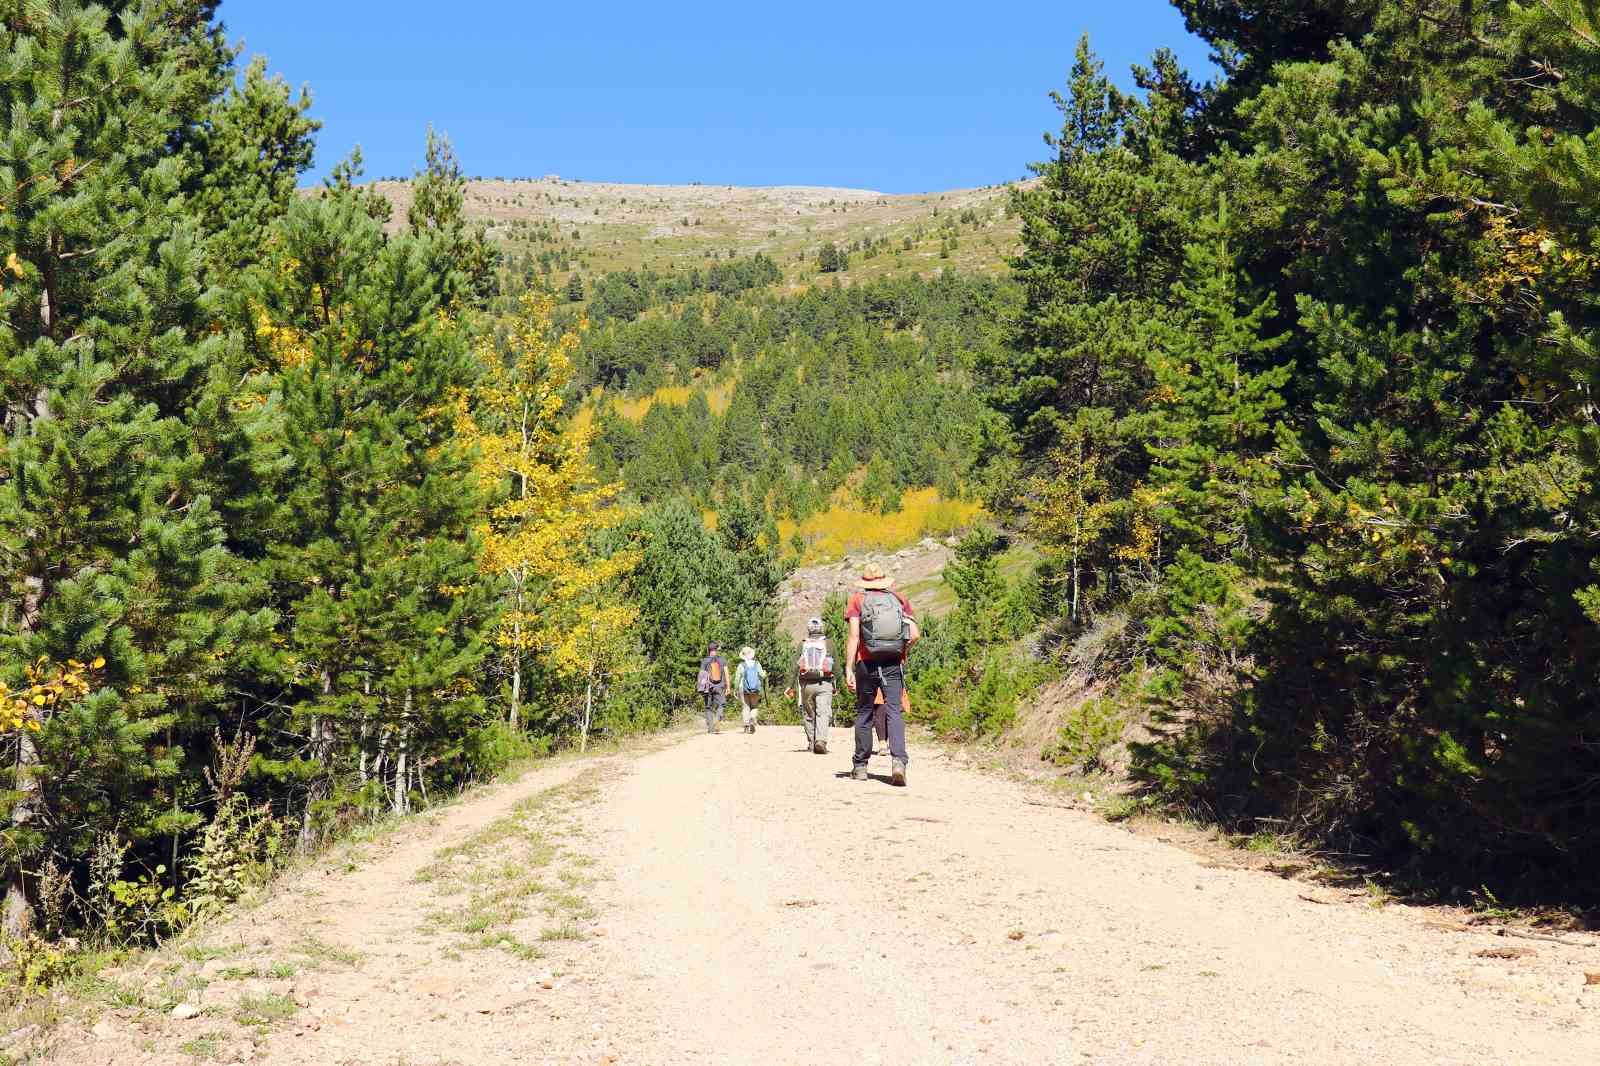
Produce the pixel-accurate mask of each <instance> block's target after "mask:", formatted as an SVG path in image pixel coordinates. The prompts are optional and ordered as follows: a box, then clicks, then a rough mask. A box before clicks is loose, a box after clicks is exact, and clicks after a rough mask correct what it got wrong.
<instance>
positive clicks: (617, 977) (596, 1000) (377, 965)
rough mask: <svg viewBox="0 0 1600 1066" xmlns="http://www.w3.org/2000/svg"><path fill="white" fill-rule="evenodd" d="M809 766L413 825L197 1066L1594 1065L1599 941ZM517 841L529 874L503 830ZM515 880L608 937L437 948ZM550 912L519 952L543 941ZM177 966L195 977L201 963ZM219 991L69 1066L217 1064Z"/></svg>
mask: <svg viewBox="0 0 1600 1066" xmlns="http://www.w3.org/2000/svg"><path fill="white" fill-rule="evenodd" d="M798 741H799V730H798V729H796V728H784V727H770V728H763V729H761V730H760V731H758V732H757V733H756V735H754V736H745V735H743V734H741V733H739V732H738V731H737V730H736V729H725V730H724V732H723V733H722V734H721V735H718V736H704V735H691V736H687V737H684V738H682V739H681V741H680V742H678V743H675V744H673V745H671V746H669V747H665V748H662V749H661V750H657V751H654V752H652V753H647V754H643V755H639V756H625V757H611V758H609V759H608V760H606V761H604V762H602V763H600V764H599V766H598V769H597V770H591V769H589V768H588V765H592V764H587V765H586V764H578V763H573V764H569V765H567V766H564V767H558V768H554V769H551V770H546V771H542V772H540V773H537V774H533V775H530V776H528V777H526V778H525V779H523V780H522V781H520V782H518V783H517V784H515V785H513V786H510V787H507V788H504V789H501V790H499V791H498V792H495V793H493V794H490V795H487V796H484V797H482V798H479V799H476V800H473V801H472V802H469V803H465V804H461V805H459V806H457V807H454V808H452V809H450V810H449V811H447V812H445V813H444V814H443V815H442V816H441V817H439V818H438V819H437V820H436V821H435V822H433V823H432V824H431V825H428V826H424V825H422V824H420V823H419V824H417V825H416V826H415V827H414V830H415V831H414V832H409V833H406V834H404V835H401V836H398V837H396V838H395V839H394V840H393V841H392V843H390V844H389V845H387V846H385V847H384V848H383V849H382V850H381V851H380V852H379V853H378V854H376V855H375V856H373V857H371V858H370V859H369V860H368V861H366V862H365V863H357V864H355V865H354V868H353V869H345V868H343V867H340V866H337V865H333V866H327V867H324V868H321V869H317V870H314V871H310V872H308V873H307V874H305V875H304V876H302V877H301V878H300V879H299V880H298V882H296V883H290V884H286V885H285V886H283V890H282V891H280V892H279V893H277V895H276V896H275V898H274V899H273V900H272V901H271V902H270V903H268V904H267V905H266V906H264V907H261V908H259V909H258V910H255V911H253V912H250V913H247V914H243V915H241V916H239V917H238V918H237V919H235V920H234V921H233V922H232V923H229V924H225V925H223V926H220V927H217V928H215V929H212V930H209V931H208V932H207V936H206V940H207V942H208V943H213V944H232V943H240V944H244V945H246V948H245V950H246V951H247V952H249V953H251V954H253V955H261V956H262V957H263V958H265V957H268V956H274V953H276V957H280V958H281V957H284V953H285V952H288V951H290V949H291V946H292V945H296V944H300V945H304V944H306V943H307V938H308V937H315V938H317V941H316V942H317V943H320V944H322V945H324V954H326V955H332V956H334V957H336V958H340V959H342V960H343V961H342V962H337V963H331V962H330V963H327V964H326V965H323V966H320V967H317V966H312V965H310V964H309V963H308V964H307V966H306V968H305V969H304V970H302V971H301V972H300V973H299V974H297V975H296V976H294V977H292V978H288V979H287V980H285V981H284V982H283V984H285V985H286V986H292V988H293V996H294V999H295V1000H296V1001H297V1005H296V1006H295V1007H293V1008H290V1009H289V1010H288V1011H287V1013H288V1014H289V1015H290V1016H289V1017H286V1018H283V1019H281V1020H280V1021H278V1022H276V1023H273V1024H271V1025H258V1026H255V1027H254V1028H253V1029H251V1028H249V1027H244V1028H241V1027H240V1026H239V1025H238V1024H237V1023H235V1022H228V1025H230V1026H232V1028H231V1029H229V1030H228V1032H227V1033H225V1034H223V1035H222V1036H219V1037H218V1038H217V1039H216V1040H213V1041H210V1042H209V1043H207V1044H206V1045H205V1049H209V1050H208V1055H211V1056H213V1057H215V1058H218V1059H221V1060H223V1061H246V1060H249V1061H258V1062H270V1063H306V1064H309V1063H407V1064H418V1066H422V1064H442V1063H461V1064H473V1066H478V1064H496V1063H508V1064H509V1063H526V1062H582V1063H712V1062H715V1063H748V1062H768V1063H811V1062H846V1061H847V1062H859V1063H880V1062H882V1063H890V1062H894V1063H905V1062H917V1063H923V1062H963V1063H965V1062H1019V1063H1021V1062H1027V1063H1040V1062H1050V1063H1078V1062H1103V1063H1168V1062H1184V1063H1216V1064H1223V1063H1227V1064H1238V1063H1286V1062H1315V1063H1319V1064H1340V1063H1350V1064H1356V1063H1360V1064H1363V1066H1365V1064H1370V1063H1377V1062H1381V1063H1393V1064H1401V1063H1417V1064H1422V1063H1430V1064H1431V1063H1461V1064H1468V1063H1471V1064H1485V1063H1541V1064H1549V1066H1561V1064H1566V1063H1571V1064H1579V1063H1594V1062H1597V1061H1600V1010H1597V1009H1596V1008H1597V1007H1600V988H1593V989H1590V990H1588V991H1585V987H1584V986H1585V978H1584V973H1585V970H1586V969H1587V970H1590V971H1600V947H1597V946H1596V944H1595V943H1594V941H1592V940H1586V941H1581V942H1580V946H1576V947H1573V946H1566V945H1558V944H1553V943H1547V942H1537V943H1535V942H1528V941H1508V940H1505V939H1501V938H1496V937H1494V936H1492V935H1489V934H1488V933H1483V932H1461V931H1447V930H1444V929H1441V928H1436V927H1434V926H1431V925H1429V924H1428V923H1429V922H1430V921H1433V916H1432V915H1430V914H1429V913H1428V912H1426V911H1419V910H1412V909H1410V908H1405V907H1398V906H1391V907H1387V908H1384V909H1381V910H1374V909H1370V908H1367V907H1359V906H1350V905H1345V904H1329V905H1319V904H1318V903H1314V902H1308V901H1307V900H1306V899H1305V898H1303V897H1304V896H1305V895H1314V892H1315V890H1312V889H1308V888H1307V887H1306V886H1305V885H1301V884H1296V883H1293V882H1288V881H1283V880H1279V879H1277V878H1274V877H1271V876H1267V875H1263V874H1259V873H1252V872H1247V871H1239V870H1226V869H1212V868H1208V867H1206V866H1205V865H1203V864H1202V863H1201V861H1200V860H1198V859H1196V858H1195V857H1194V856H1192V855H1190V854H1188V853H1186V852H1183V851H1179V850H1177V849H1174V848H1171V847H1169V846H1166V845H1164V844H1161V843H1159V842H1157V841H1154V840H1150V839H1145V838H1139V837H1135V836H1132V835H1130V834H1128V833H1126V832H1124V831H1122V830H1120V829H1117V828H1115V827H1112V826H1109V825H1106V824H1105V823H1103V822H1100V821H1098V820H1096V819H1094V818H1093V817H1092V816H1090V815H1087V814H1083V813H1079V812H1074V811H1066V810H1060V809H1056V808H1054V807H1047V806H1041V805H1037V804H1036V803H1030V802H1029V800H1030V798H1031V797H1030V796H1029V794H1028V793H1026V792H1024V791H1023V790H1022V788H1021V786H1017V785H1013V784H1010V783H1006V782H1003V781H999V780H996V779H994V778H992V777H989V776H985V775H983V774H980V773H978V772H975V771H973V770H970V769H966V768H964V767H962V766H961V765H958V763H957V762H954V761H951V760H950V759H949V758H946V757H944V756H941V755H938V754H935V753H934V752H933V751H932V750H931V749H927V748H923V749H914V750H913V762H912V767H911V773H912V777H911V787H910V788H907V789H895V788H892V787H891V786H889V785H888V784H886V783H885V782H884V781H882V780H874V781H871V782H868V783H857V782H851V781H849V780H847V779H844V778H842V777H841V776H840V773H841V771H842V770H843V769H844V768H845V767H846V765H847V763H848V756H847V755H845V754H839V752H841V751H843V750H844V749H845V748H846V747H847V741H846V736H845V733H844V731H843V730H835V731H834V747H835V754H833V755H829V756H812V755H808V754H804V753H802V752H800V751H799V750H797V749H798V746H799V745H798ZM882 761H883V760H875V765H874V770H875V771H878V770H886V769H887V767H886V766H884V767H879V766H878V765H876V764H877V763H879V762H882ZM580 775H581V776H580ZM550 790H553V791H550ZM512 816H515V817H517V818H520V819H522V821H520V822H518V823H517V825H519V826H521V827H522V829H523V830H525V831H526V832H527V833H532V834H534V837H536V838H537V839H540V840H544V841H546V844H541V845H540V846H539V847H540V848H542V849H543V850H542V851H538V853H537V854H536V853H535V850H537V849H535V850H527V849H526V848H524V844H525V841H524V838H523V837H518V836H514V835H513V836H508V835H505V834H497V833H496V832H494V831H493V830H494V828H495V827H496V826H504V825H505V824H507V823H506V819H507V818H508V817H512ZM534 837H530V838H528V839H533V838H534ZM474 840H475V841H476V842H477V843H476V845H474V844H473V841H474ZM451 845H454V847H453V848H452V847H450V846H451ZM474 847H476V850H474ZM519 848H524V850H518V849H519ZM552 853H553V854H556V855H557V856H558V858H557V859H555V860H552V859H551V858H550V855H551V854H552ZM561 856H564V858H561ZM486 860H492V861H487V862H486ZM501 860H505V861H503V862H501ZM495 862H501V865H500V866H498V867H497V866H495V865H494V863H495ZM562 862H565V863H566V865H565V866H561V865H560V864H561V863H562ZM552 863H554V865H552ZM524 866H527V867H533V866H537V867H538V868H539V870H541V871H545V872H542V873H541V874H540V876H541V877H543V878H545V880H546V881H547V882H548V883H549V884H551V885H553V884H555V883H556V882H557V881H560V882H561V883H564V884H568V885H574V886H577V887H576V888H575V890H574V891H576V892H578V893H579V894H581V895H583V896H584V898H585V899H586V901H587V903H588V906H589V907H590V908H591V911H585V912H583V913H582V914H581V915H580V916H579V917H577V918H575V919H573V918H567V919H561V921H562V925H561V926H560V927H559V928H560V929H562V930H564V932H562V933H561V934H560V935H559V938H549V939H545V938H541V939H537V940H531V944H532V945H533V946H535V947H537V948H538V949H539V950H542V951H544V952H545V954H544V956H543V957H533V954H534V953H533V952H532V951H522V952H516V951H507V950H502V949H500V948H488V949H484V948H475V947H471V946H468V945H465V944H462V943H461V942H460V940H459V936H460V934H459V933H449V932H441V924H440V923H441V919H440V918H439V914H440V912H441V908H443V909H445V910H448V909H449V908H451V907H456V908H458V909H459V908H460V905H461V903H462V902H463V901H464V900H465V901H468V902H470V901H471V900H475V899H478V898H480V897H479V896H477V895H474V893H479V892H488V891H491V890H493V889H494V887H495V884H496V880H495V878H496V877H500V878H511V879H514V878H516V877H518V876H520V875H521V873H522V870H523V868H524ZM557 867H559V869H558V870H557V872H556V873H549V872H548V871H551V870H552V869H556V868H557ZM441 870H444V871H456V874H459V875H460V876H459V877H457V879H456V880H455V881H452V880H451V876H455V875H454V874H453V875H451V876H441V874H440V871H441ZM496 870H498V871H499V872H498V873H495V872H494V871H496ZM430 871H432V873H430ZM463 871H465V872H463ZM474 871H486V872H488V873H489V874H490V876H487V877H478V876H477V874H476V873H475V872H474ZM483 898H488V897H483ZM535 898H544V897H535ZM466 909H468V910H470V909H471V908H470V907H468V908H466ZM556 910H559V906H558V907H556V908H554V909H552V908H549V907H546V908H544V909H542V910H541V909H539V908H534V909H532V910H530V911H529V912H528V913H527V915H526V916H524V917H523V918H521V919H518V920H516V921H514V922H512V924H511V925H509V926H507V927H506V928H507V929H510V930H513V931H515V932H516V933H517V935H519V936H521V937H524V938H532V937H533V936H534V929H535V928H537V927H538V926H539V925H540V924H541V923H549V922H551V921H553V920H556V919H555V917H554V915H555V911H556ZM574 913H577V912H574ZM429 915H433V917H432V918H431V919H430V917H429ZM445 924H446V925H449V924H450V923H449V922H446V923H445ZM549 929H550V927H549V926H548V925H546V926H545V931H546V932H547V933H548V932H549ZM491 935H498V934H494V933H492V931H491ZM580 935H581V936H582V937H583V939H570V937H573V936H580ZM452 938H455V939H452ZM1508 946H1509V947H1511V948H1514V949H1515V950H1507V949H1508ZM192 947H193V945H191V948H192ZM1485 951H1489V952H1498V953H1499V954H1501V955H1516V954H1518V952H1519V951H1521V952H1525V953H1524V954H1522V955H1521V957H1517V958H1497V957H1479V956H1480V953H1482V952H1485ZM344 952H351V953H357V952H358V953H359V955H356V954H345V953H344ZM193 954H196V953H195V952H194V951H192V950H191V955H193ZM165 955H166V957H167V958H168V959H169V960H170V961H171V962H172V964H174V965H176V964H177V961H178V960H179V959H181V956H178V955H177V954H176V953H165ZM182 965H184V966H187V967H188V968H189V970H188V972H189V973H190V974H191V976H193V971H194V968H195V967H196V966H197V965H201V964H198V963H196V962H194V961H188V962H184V963H183V964H182ZM204 965H209V966H212V967H213V971H215V965H216V964H215V961H213V962H211V963H207V964H204ZM152 969H153V971H154V972H161V967H160V966H159V965H158V966H156V967H153V968H152ZM169 979H176V978H175V977H173V978H169ZM227 983H228V982H226V981H225V980H223V978H222V977H221V975H220V974H218V973H216V972H213V974H212V980H211V983H210V984H208V985H207V986H206V987H204V988H200V989H196V990H194V991H191V992H190V993H189V995H190V996H191V998H193V999H195V1000H197V1001H198V1002H201V1003H209V1004H219V1005H218V1006H207V1007H206V1008H205V1013H203V1014H201V1015H200V1016H199V1017H196V1018H191V1019H188V1020H182V1021H180V1020H175V1019H173V1018H171V1017H170V1015H162V1016H159V1017H151V1016H149V1014H148V1012H147V1013H146V1014H138V1013H134V1014H132V1015H129V1014H127V1013H124V1014H123V1015H117V1014H115V1013H113V1014H112V1015H111V1016H110V1017H109V1018H108V1019H107V1020H106V1021H105V1022H104V1023H103V1027H102V1030H101V1037H100V1038H98V1039H97V1038H96V1037H94V1036H92V1035H90V1034H88V1033H84V1034H82V1038H81V1039H77V1040H74V1041H72V1042H70V1043H69V1044H68V1045H67V1046H65V1047H63V1048H62V1049H61V1051H60V1053H59V1054H58V1055H57V1056H56V1057H55V1058H54V1059H52V1060H50V1061H56V1062H73V1063H111V1062H117V1063H135V1062H147V1063H155V1062H161V1063H166V1062H187V1061H197V1060H198V1057H199V1056H196V1055H194V1054H192V1052H193V1051H194V1050H195V1048H196V1044H195V1041H196V1037H197V1036H198V1035H199V1034H201V1033H203V1032H208V1031H211V1030H213V1029H216V1028H217V1027H218V1026H219V1025H221V1024H222V1023H223V1022H224V1020H225V1018H227V1017H229V1015H228V1014H227V1010H228V1008H225V1007H223V1006H220V1004H222V1003H224V1002H226V1001H225V1000H223V999H221V998H220V997H218V996H217V995H215V994H214V992H213V990H214V989H215V988H216V987H217V986H218V985H220V984H227ZM183 1048H188V1049H189V1051H188V1052H186V1051H183V1050H180V1049H183Z"/></svg>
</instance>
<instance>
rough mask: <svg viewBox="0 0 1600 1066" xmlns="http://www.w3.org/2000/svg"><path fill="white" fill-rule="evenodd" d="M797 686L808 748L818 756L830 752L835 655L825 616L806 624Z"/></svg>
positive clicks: (796, 681)
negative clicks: (829, 643)
mask: <svg viewBox="0 0 1600 1066" xmlns="http://www.w3.org/2000/svg"><path fill="white" fill-rule="evenodd" d="M795 689H796V690H797V691H798V693H799V698H800V726H801V728H802V729H804V730H805V733H806V748H807V749H808V750H810V751H813V752H815V753H816V754H818V755H826V754H827V753H828V730H829V728H830V727H831V726H832V725H833V656H832V655H831V654H829V652H828V637H827V631H826V630H825V629H824V628H823V625H822V619H820V618H813V619H811V620H810V621H809V622H807V623H806V639H805V643H803V644H801V645H800V658H799V660H798V661H797V662H796V663H795Z"/></svg>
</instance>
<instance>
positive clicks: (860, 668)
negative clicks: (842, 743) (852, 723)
mask: <svg viewBox="0 0 1600 1066" xmlns="http://www.w3.org/2000/svg"><path fill="white" fill-rule="evenodd" d="M853 669H854V670H855V672H856V753H855V764H856V765H857V766H865V765H867V762H868V760H870V759H871V758H872V697H873V696H874V695H875V694H876V693H877V691H878V677H877V675H876V674H875V673H873V672H872V671H871V670H870V669H869V668H868V667H867V664H866V663H856V664H855V666H854V667H853Z"/></svg>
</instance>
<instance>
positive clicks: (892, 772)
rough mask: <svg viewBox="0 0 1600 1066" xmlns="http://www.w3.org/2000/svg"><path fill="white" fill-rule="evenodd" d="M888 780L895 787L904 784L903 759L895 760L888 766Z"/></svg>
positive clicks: (904, 767) (904, 766)
mask: <svg viewBox="0 0 1600 1066" xmlns="http://www.w3.org/2000/svg"><path fill="white" fill-rule="evenodd" d="M889 780H890V781H893V782H894V783H895V784H897V785H904V784H905V783H906V761H905V760H904V759H896V760H895V761H894V762H892V763H890V764H889Z"/></svg>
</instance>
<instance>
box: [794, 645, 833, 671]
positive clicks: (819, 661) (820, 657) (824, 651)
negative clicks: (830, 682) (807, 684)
mask: <svg viewBox="0 0 1600 1066" xmlns="http://www.w3.org/2000/svg"><path fill="white" fill-rule="evenodd" d="M832 676H833V656H831V655H829V654H828V641H827V639H826V638H823V639H822V640H808V641H806V642H805V644H803V645H801V648H800V680H802V681H826V680H827V679H828V678H830V677H832Z"/></svg>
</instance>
